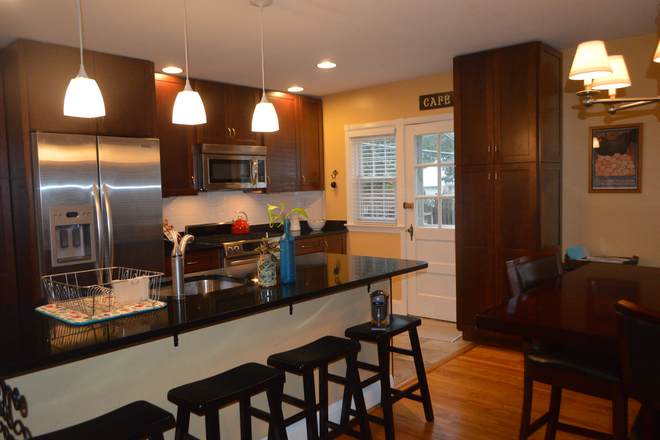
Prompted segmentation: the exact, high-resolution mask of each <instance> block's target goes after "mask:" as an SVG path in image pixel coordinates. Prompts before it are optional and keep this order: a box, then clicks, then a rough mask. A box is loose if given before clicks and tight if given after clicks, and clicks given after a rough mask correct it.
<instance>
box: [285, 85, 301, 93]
mask: <svg viewBox="0 0 660 440" xmlns="http://www.w3.org/2000/svg"><path fill="white" fill-rule="evenodd" d="M287 90H288V91H289V92H302V91H303V90H304V89H303V88H302V87H298V86H294V87H289V88H288V89H287Z"/></svg>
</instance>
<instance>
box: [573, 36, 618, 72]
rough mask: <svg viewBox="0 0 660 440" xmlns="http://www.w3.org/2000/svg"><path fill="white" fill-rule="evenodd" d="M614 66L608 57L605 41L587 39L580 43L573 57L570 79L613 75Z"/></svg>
mask: <svg viewBox="0 0 660 440" xmlns="http://www.w3.org/2000/svg"><path fill="white" fill-rule="evenodd" d="M611 74H612V68H611V67H610V63H609V61H608V59H607V51H606V50H605V43H603V42H602V41H585V42H584V43H580V45H579V46H578V47H577V51H576V52H575V58H573V64H572V65H571V71H570V73H569V74H568V78H569V79H576V80H591V79H594V78H600V77H603V76H607V75H611Z"/></svg>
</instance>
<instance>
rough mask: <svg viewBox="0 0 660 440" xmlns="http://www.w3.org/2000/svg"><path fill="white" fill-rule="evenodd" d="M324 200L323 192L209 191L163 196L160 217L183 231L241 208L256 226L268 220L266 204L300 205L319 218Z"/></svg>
mask: <svg viewBox="0 0 660 440" xmlns="http://www.w3.org/2000/svg"><path fill="white" fill-rule="evenodd" d="M324 200H325V198H324V196H323V191H305V192H293V193H277V194H250V193H244V192H242V191H209V192H202V193H199V195H197V196H182V197H169V198H165V199H163V218H166V219H168V220H169V221H170V223H172V225H173V226H174V228H176V230H177V231H183V230H184V229H185V227H186V225H200V224H204V223H215V222H230V221H232V220H234V219H236V216H237V214H236V213H235V212H234V211H244V212H245V213H246V214H247V216H248V221H249V223H250V224H253V225H259V224H264V223H268V204H271V205H277V206H279V202H280V201H281V202H282V203H283V204H284V207H285V208H286V211H287V212H288V211H289V210H291V208H302V209H304V210H305V212H307V215H308V216H309V218H310V219H322V218H324V215H325V206H324ZM302 220H305V219H304V218H302Z"/></svg>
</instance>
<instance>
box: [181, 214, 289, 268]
mask: <svg viewBox="0 0 660 440" xmlns="http://www.w3.org/2000/svg"><path fill="white" fill-rule="evenodd" d="M262 228H263V227H259V229H262ZM266 228H267V226H266ZM263 229H264V230H258V231H255V230H251V231H250V233H248V234H232V233H231V223H208V224H204V225H191V226H186V234H192V235H193V236H194V237H195V242H197V243H202V244H216V245H222V254H221V259H220V260H221V267H229V266H236V265H241V264H249V263H254V262H256V261H257V260H258V259H259V251H258V250H257V248H258V247H259V246H261V244H262V243H263V241H262V240H263V238H265V237H266V234H269V235H270V236H272V237H270V238H269V240H270V241H278V240H279V239H280V237H279V236H280V234H281V232H278V231H277V230H266V229H265V228H263Z"/></svg>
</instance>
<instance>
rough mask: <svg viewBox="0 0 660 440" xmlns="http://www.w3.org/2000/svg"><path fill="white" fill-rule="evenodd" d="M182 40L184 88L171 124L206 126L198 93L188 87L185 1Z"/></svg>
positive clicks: (184, 2) (179, 96) (204, 111)
mask: <svg viewBox="0 0 660 440" xmlns="http://www.w3.org/2000/svg"><path fill="white" fill-rule="evenodd" d="M183 38H184V42H185V50H186V86H185V87H184V88H183V91H182V92H179V94H178V95H176V100H175V101H174V108H173V109H172V123H173V124H181V125H199V124H206V110H205V109H204V103H203V102H202V97H201V96H199V93H197V92H195V91H194V90H193V89H192V87H190V80H189V79H188V18H187V17H186V0H183Z"/></svg>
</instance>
